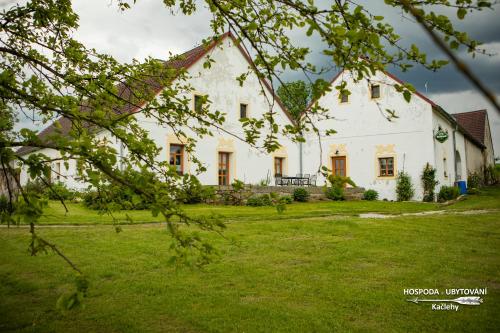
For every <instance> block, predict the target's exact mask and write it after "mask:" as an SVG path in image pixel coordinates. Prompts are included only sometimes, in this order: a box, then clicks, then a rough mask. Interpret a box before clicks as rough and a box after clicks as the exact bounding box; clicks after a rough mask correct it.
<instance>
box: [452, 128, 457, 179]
mask: <svg viewBox="0 0 500 333" xmlns="http://www.w3.org/2000/svg"><path fill="white" fill-rule="evenodd" d="M456 132H457V125H456V124H455V128H454V129H453V157H454V158H453V168H454V170H455V182H457V181H458V179H457V139H456V137H455V133H456Z"/></svg>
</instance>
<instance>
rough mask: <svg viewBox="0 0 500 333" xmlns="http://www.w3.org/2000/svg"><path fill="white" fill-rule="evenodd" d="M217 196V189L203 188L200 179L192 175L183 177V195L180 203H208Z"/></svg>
mask: <svg viewBox="0 0 500 333" xmlns="http://www.w3.org/2000/svg"><path fill="white" fill-rule="evenodd" d="M214 196H215V189H214V188H213V187H210V186H203V185H202V184H201V182H200V181H199V180H198V178H196V177H194V176H191V175H184V176H183V177H182V185H181V195H180V198H179V201H181V202H183V203H185V204H197V203H201V202H207V201H209V200H211V199H213V198H214Z"/></svg>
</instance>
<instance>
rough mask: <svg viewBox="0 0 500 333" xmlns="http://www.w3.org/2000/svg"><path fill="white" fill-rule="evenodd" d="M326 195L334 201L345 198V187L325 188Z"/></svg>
mask: <svg viewBox="0 0 500 333" xmlns="http://www.w3.org/2000/svg"><path fill="white" fill-rule="evenodd" d="M325 196H326V197H327V198H328V199H330V200H334V201H341V200H345V196H344V189H342V188H340V187H327V188H326V189H325Z"/></svg>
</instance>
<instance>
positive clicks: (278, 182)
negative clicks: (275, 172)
mask: <svg viewBox="0 0 500 333" xmlns="http://www.w3.org/2000/svg"><path fill="white" fill-rule="evenodd" d="M274 185H276V186H281V185H283V178H281V176H274Z"/></svg>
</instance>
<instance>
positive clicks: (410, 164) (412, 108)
mask: <svg viewBox="0 0 500 333" xmlns="http://www.w3.org/2000/svg"><path fill="white" fill-rule="evenodd" d="M342 79H344V80H345V81H346V82H347V88H348V89H349V90H350V92H351V95H350V96H349V102H348V103H340V101H339V94H338V91H336V90H335V89H334V90H333V91H331V92H329V93H327V94H326V95H325V96H323V97H322V98H320V99H319V101H318V102H319V105H321V106H322V107H325V108H327V109H328V110H329V114H330V116H333V117H335V119H333V120H323V121H318V122H317V126H318V127H319V128H320V129H321V132H322V133H323V134H324V133H325V131H326V130H328V129H334V130H336V131H337V134H334V135H333V136H331V137H323V138H322V150H323V151H322V152H320V149H319V144H318V140H317V139H316V138H314V136H313V135H309V136H308V137H307V143H306V144H305V145H304V172H305V173H308V172H311V173H313V172H316V171H317V170H318V168H319V166H320V165H324V166H327V167H328V168H329V169H331V168H332V162H331V158H332V157H334V156H346V164H347V168H346V169H347V176H350V177H351V178H352V179H353V181H354V182H355V183H356V184H357V185H358V186H361V187H365V188H366V189H374V190H376V191H378V192H379V198H380V199H389V200H394V199H396V193H395V185H396V175H397V172H398V171H401V170H405V171H406V172H408V173H409V174H410V176H411V177H412V180H413V184H414V185H415V187H416V195H415V197H414V199H417V200H420V199H421V198H422V188H421V182H420V174H421V172H422V169H423V167H424V166H425V163H426V162H429V163H431V164H434V160H435V157H434V149H433V146H434V145H433V132H432V114H433V112H432V108H431V105H430V104H429V103H428V102H427V101H425V100H423V99H422V98H420V97H419V96H416V95H413V97H412V99H411V101H410V103H407V102H406V101H405V100H404V98H403V96H402V95H401V94H400V93H398V92H397V91H396V90H395V89H394V87H393V86H392V85H393V84H395V83H396V82H395V81H394V80H393V79H391V78H390V77H388V76H386V75H385V74H383V73H379V74H377V76H375V77H373V78H371V80H372V83H376V84H379V85H380V90H381V94H380V95H381V96H380V98H377V99H372V98H371V92H370V87H369V84H368V82H367V81H361V82H358V83H355V82H354V81H353V80H352V78H351V76H350V74H349V73H348V72H344V73H343V74H342V75H341V76H339V77H338V78H337V79H336V81H335V82H333V83H332V86H333V87H334V86H336V85H337V84H339V83H340V81H341V80H342ZM385 109H391V110H394V111H395V112H396V115H397V116H398V117H399V118H397V119H393V120H392V121H388V120H387V119H386V118H385V117H384V114H385V112H384V111H385ZM381 157H394V161H395V170H396V174H395V175H394V177H380V174H379V166H378V158H381Z"/></svg>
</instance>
